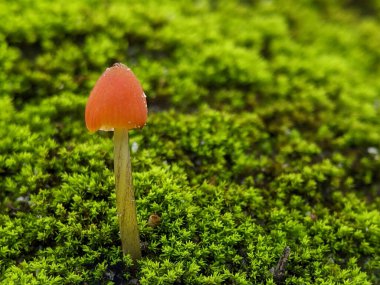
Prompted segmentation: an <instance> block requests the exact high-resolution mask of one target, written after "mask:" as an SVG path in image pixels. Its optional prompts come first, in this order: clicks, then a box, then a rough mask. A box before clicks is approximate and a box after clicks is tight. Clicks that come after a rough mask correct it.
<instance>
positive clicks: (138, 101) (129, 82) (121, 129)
mask: <svg viewBox="0 0 380 285" xmlns="http://www.w3.org/2000/svg"><path fill="white" fill-rule="evenodd" d="M147 116H148V108H147V104H146V96H145V94H144V91H143V89H142V87H141V85H140V82H139V81H138V79H137V78H136V76H135V75H134V74H133V72H132V71H131V69H129V68H128V67H127V66H125V65H123V64H121V63H116V64H114V65H113V66H112V67H110V68H107V69H106V71H105V72H104V73H103V74H102V75H101V76H100V78H99V79H98V81H97V82H96V84H95V86H94V88H93V89H92V91H91V93H90V97H89V98H88V101H87V104H86V112H85V120H86V126H87V129H88V130H89V131H91V132H95V131H97V130H103V131H114V171H115V184H116V209H117V215H118V220H119V227H120V236H121V244H122V250H123V253H124V254H130V255H131V257H132V259H133V260H136V259H139V258H140V257H141V248H140V237H139V231H138V225H137V215H136V203H135V197H134V190H133V183H132V171H131V160H130V151H129V143H128V131H129V130H130V129H134V128H142V127H143V126H144V125H145V123H146V120H147Z"/></svg>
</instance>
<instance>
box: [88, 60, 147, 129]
mask: <svg viewBox="0 0 380 285" xmlns="http://www.w3.org/2000/svg"><path fill="white" fill-rule="evenodd" d="M147 117H148V108H147V104H146V96H145V94H144V91H143V89H142V87H141V84H140V82H139V81H138V79H137V78H136V76H135V75H134V74H133V72H132V71H131V70H130V69H129V68H128V67H127V66H125V65H124V64H121V63H116V64H114V65H113V66H112V67H110V68H107V69H106V71H105V72H104V73H103V74H102V75H101V76H100V78H99V79H98V81H97V82H96V84H95V86H94V88H93V89H92V91H91V93H90V97H89V98H88V101H87V104H86V113H85V120H86V126H87V129H88V130H89V131H91V132H95V131H97V130H104V131H112V130H113V129H115V128H120V129H134V128H141V127H143V126H144V125H145V123H146V120H147Z"/></svg>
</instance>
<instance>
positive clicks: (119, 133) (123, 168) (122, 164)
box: [114, 129, 141, 260]
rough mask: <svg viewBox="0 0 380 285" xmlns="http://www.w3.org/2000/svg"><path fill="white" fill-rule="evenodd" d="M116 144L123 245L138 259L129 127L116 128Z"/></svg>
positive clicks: (139, 253) (118, 199)
mask: <svg viewBox="0 0 380 285" xmlns="http://www.w3.org/2000/svg"><path fill="white" fill-rule="evenodd" d="M114 144H115V149H114V155H115V157H114V170H115V183H116V209H117V215H118V220H119V228H120V237H121V246H122V249H123V253H124V254H130V255H131V257H132V259H133V260H136V259H139V258H140V257H141V248H140V237H139V229H138V225H137V215H136V201H135V193H134V189H133V184H132V171H131V159H130V154H129V143H128V130H127V129H115V132H114Z"/></svg>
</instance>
